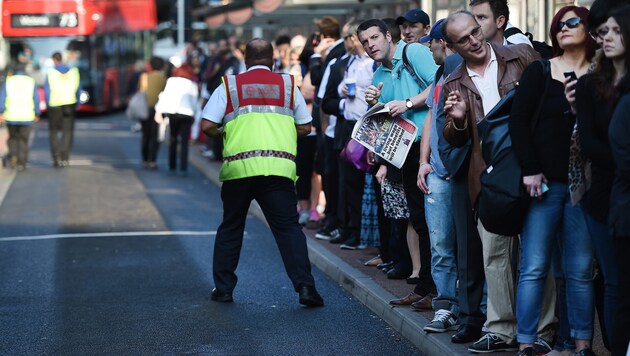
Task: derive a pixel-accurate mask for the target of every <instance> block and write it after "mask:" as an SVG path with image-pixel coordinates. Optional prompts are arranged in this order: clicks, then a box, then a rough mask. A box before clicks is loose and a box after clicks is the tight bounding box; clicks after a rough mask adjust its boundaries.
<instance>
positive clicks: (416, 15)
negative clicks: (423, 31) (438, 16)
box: [396, 9, 431, 26]
mask: <svg viewBox="0 0 630 356" xmlns="http://www.w3.org/2000/svg"><path fill="white" fill-rule="evenodd" d="M405 21H409V22H411V23H418V22H420V23H422V24H423V25H425V26H426V25H429V24H430V23H431V20H429V15H427V13H426V12H424V11H422V10H420V9H411V10H409V11H407V12H406V13H405V14H404V15H403V16H398V18H397V19H396V24H397V25H402V23H403V22H405Z"/></svg>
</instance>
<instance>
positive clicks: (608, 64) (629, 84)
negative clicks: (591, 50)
mask: <svg viewBox="0 0 630 356" xmlns="http://www.w3.org/2000/svg"><path fill="white" fill-rule="evenodd" d="M610 17H612V18H614V19H615V21H617V24H619V29H620V30H621V42H622V43H623V45H624V47H625V49H626V53H625V56H624V57H625V59H624V62H625V67H626V73H625V75H624V76H623V77H622V78H621V80H620V81H619V83H618V84H617V85H616V86H613V85H610V84H611V83H614V81H615V74H616V72H615V67H614V66H613V61H612V59H610V58H606V56H604V55H603V53H601V54H600V56H599V60H598V63H597V67H596V68H595V71H593V83H594V84H595V92H596V93H595V94H596V96H597V97H598V98H601V99H604V100H607V101H610V102H615V101H616V100H617V99H618V98H619V97H620V96H621V95H622V94H624V93H627V92H630V74H629V73H628V71H629V70H630V6H624V7H621V8H619V9H617V10H615V11H613V12H612V13H611V14H610Z"/></svg>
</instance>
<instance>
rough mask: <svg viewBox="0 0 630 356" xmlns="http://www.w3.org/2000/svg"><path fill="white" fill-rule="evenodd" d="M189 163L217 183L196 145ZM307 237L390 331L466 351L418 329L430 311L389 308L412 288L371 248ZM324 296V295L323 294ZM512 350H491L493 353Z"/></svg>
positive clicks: (442, 350) (314, 256)
mask: <svg viewBox="0 0 630 356" xmlns="http://www.w3.org/2000/svg"><path fill="white" fill-rule="evenodd" d="M189 154H190V156H189V157H190V163H191V164H192V165H194V166H195V167H196V168H197V169H198V170H200V171H201V172H202V173H203V174H204V175H205V176H206V177H207V178H208V179H210V180H211V181H212V182H214V183H215V184H217V185H219V184H220V182H219V177H218V174H219V168H220V167H221V163H220V162H214V161H209V160H208V159H207V158H204V157H202V156H201V153H200V151H199V146H192V147H191V149H190V150H189ZM250 212H251V213H252V214H253V215H254V216H256V217H257V218H258V219H260V220H261V221H263V222H264V221H265V219H264V217H263V215H262V211H261V210H260V208H259V207H258V205H256V204H255V203H254V204H252V207H251V209H250ZM304 233H305V234H306V236H307V244H308V249H309V257H310V259H311V262H312V263H313V264H314V265H315V266H316V267H317V268H319V269H320V270H322V271H323V272H324V273H326V274H327V275H328V276H329V277H330V278H332V279H333V280H334V281H336V282H337V283H339V285H341V286H342V287H343V288H344V289H346V290H347V291H348V292H349V293H350V294H352V295H353V296H354V297H355V298H356V299H357V300H358V301H359V302H361V303H362V304H364V305H365V306H367V307H368V308H369V309H370V310H371V311H372V312H373V313H374V314H376V316H378V317H379V318H381V319H383V320H384V321H385V322H387V323H388V324H389V325H390V326H391V327H392V329H393V330H395V331H396V332H398V333H400V334H401V335H402V336H404V337H405V338H407V339H408V340H409V341H411V342H412V343H413V344H414V345H416V346H417V347H418V348H419V349H420V350H421V351H422V352H423V353H424V354H426V355H462V354H470V353H469V351H468V345H460V344H453V343H451V335H452V334H453V332H450V333H444V334H435V333H432V334H427V333H425V332H424V331H422V329H423V328H424V326H425V325H426V324H427V323H429V322H430V321H431V319H432V318H433V312H432V311H430V312H415V311H412V310H411V308H409V307H393V306H391V305H390V304H389V301H390V300H392V299H396V298H400V297H404V296H406V295H407V294H409V293H410V292H411V291H412V290H413V285H410V284H407V283H406V281H405V280H391V279H387V276H386V275H385V274H384V273H383V272H381V271H380V270H378V269H377V268H376V267H366V266H364V265H363V263H364V262H365V261H367V260H369V259H370V258H372V257H374V256H376V254H377V250H376V249H375V248H366V249H364V250H355V251H349V250H342V249H340V248H339V245H335V244H331V243H329V242H328V241H322V240H317V239H315V230H310V229H306V228H305V229H304ZM324 297H325V296H324ZM503 354H505V355H511V354H512V353H494V354H493V355H503Z"/></svg>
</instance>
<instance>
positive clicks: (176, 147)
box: [168, 114, 195, 172]
mask: <svg viewBox="0 0 630 356" xmlns="http://www.w3.org/2000/svg"><path fill="white" fill-rule="evenodd" d="M168 119H169V124H168V126H169V127H170V137H169V143H168V144H169V146H168V168H169V169H171V170H175V169H177V152H178V151H179V170H180V171H182V172H186V171H188V139H189V138H190V128H191V127H192V124H193V121H194V120H195V119H194V118H193V117H192V116H188V115H179V114H169V115H168Z"/></svg>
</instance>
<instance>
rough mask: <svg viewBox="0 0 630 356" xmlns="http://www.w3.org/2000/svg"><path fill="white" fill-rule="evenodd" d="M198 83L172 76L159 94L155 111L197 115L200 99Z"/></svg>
mask: <svg viewBox="0 0 630 356" xmlns="http://www.w3.org/2000/svg"><path fill="white" fill-rule="evenodd" d="M198 92H199V90H198V88H197V83H195V82H193V81H192V80H190V79H186V78H182V77H170V78H168V80H167V81H166V86H165V87H164V90H163V91H162V92H161V93H160V95H159V96H158V102H157V104H155V111H157V112H161V113H165V114H180V115H187V116H195V112H196V111H197V99H198Z"/></svg>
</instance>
